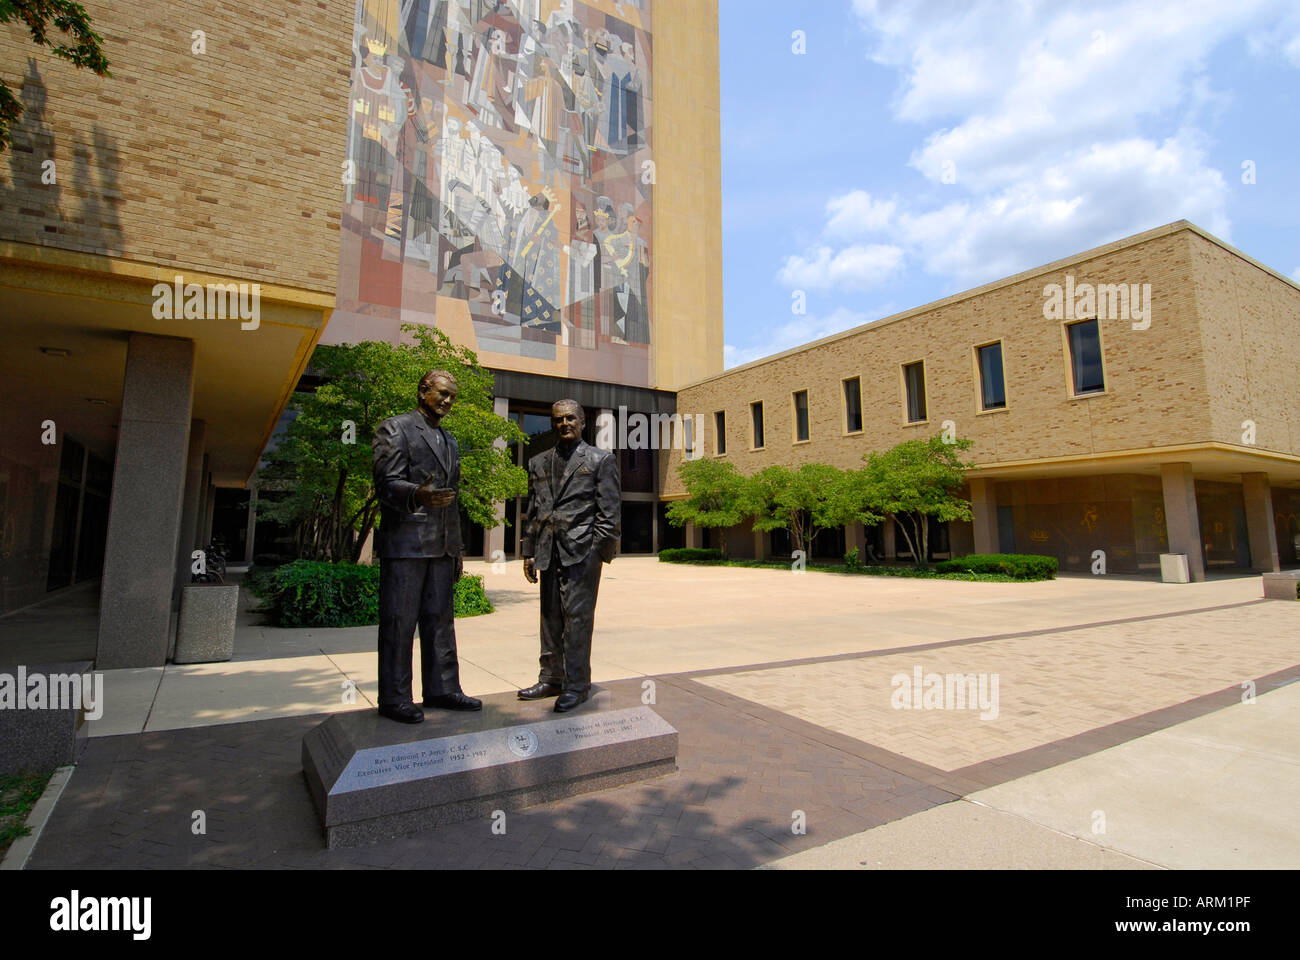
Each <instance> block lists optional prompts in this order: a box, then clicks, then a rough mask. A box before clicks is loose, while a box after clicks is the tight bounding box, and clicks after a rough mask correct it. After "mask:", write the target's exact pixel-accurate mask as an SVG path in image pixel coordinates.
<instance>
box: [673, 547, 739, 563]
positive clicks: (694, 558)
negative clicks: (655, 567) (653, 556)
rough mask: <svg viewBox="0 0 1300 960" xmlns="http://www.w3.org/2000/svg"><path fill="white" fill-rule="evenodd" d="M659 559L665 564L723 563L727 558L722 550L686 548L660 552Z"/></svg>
mask: <svg viewBox="0 0 1300 960" xmlns="http://www.w3.org/2000/svg"><path fill="white" fill-rule="evenodd" d="M659 559H660V561H661V562H663V563H722V562H723V561H724V560H726V559H727V558H726V557H725V556H723V553H722V551H721V550H701V549H699V548H696V547H686V548H685V549H681V550H660V551H659Z"/></svg>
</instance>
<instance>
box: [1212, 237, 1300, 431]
mask: <svg viewBox="0 0 1300 960" xmlns="http://www.w3.org/2000/svg"><path fill="white" fill-rule="evenodd" d="M1191 253H1192V256H1193V259H1194V262H1195V264H1196V276H1197V300H1198V304H1199V311H1198V312H1199V315H1200V318H1201V330H1202V336H1203V337H1204V341H1205V363H1206V374H1207V377H1208V387H1209V396H1210V398H1211V400H1210V407H1209V409H1210V417H1211V421H1212V434H1213V438H1214V439H1215V440H1218V441H1220V442H1223V443H1231V444H1237V445H1243V443H1244V440H1245V438H1244V436H1243V435H1244V434H1245V432H1246V429H1245V427H1244V426H1243V425H1244V424H1245V423H1246V421H1252V422H1253V423H1254V424H1255V443H1256V445H1257V446H1258V447H1261V448H1263V449H1265V450H1276V451H1279V452H1282V453H1289V454H1292V455H1300V402H1298V401H1297V387H1298V386H1300V290H1298V289H1296V288H1295V287H1294V286H1292V285H1291V284H1289V283H1286V282H1284V281H1282V280H1279V279H1278V278H1277V277H1275V276H1272V275H1270V273H1269V272H1268V271H1267V270H1264V269H1261V268H1260V267H1259V266H1258V265H1256V264H1254V263H1251V262H1250V261H1249V260H1246V259H1244V258H1242V257H1240V256H1237V255H1236V254H1234V253H1232V252H1231V251H1229V250H1225V249H1224V248H1223V247H1220V246H1219V245H1217V244H1214V243H1211V242H1210V241H1209V240H1206V239H1205V238H1204V237H1200V236H1193V237H1192V238H1191Z"/></svg>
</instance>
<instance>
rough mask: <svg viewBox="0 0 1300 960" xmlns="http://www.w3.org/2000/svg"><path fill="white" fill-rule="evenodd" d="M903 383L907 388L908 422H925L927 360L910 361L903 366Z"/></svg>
mask: <svg viewBox="0 0 1300 960" xmlns="http://www.w3.org/2000/svg"><path fill="white" fill-rule="evenodd" d="M903 385H904V387H905V388H906V389H907V422H908V423H924V422H925V420H926V410H925V361H923V360H918V361H917V362H916V363H908V364H904V366H903Z"/></svg>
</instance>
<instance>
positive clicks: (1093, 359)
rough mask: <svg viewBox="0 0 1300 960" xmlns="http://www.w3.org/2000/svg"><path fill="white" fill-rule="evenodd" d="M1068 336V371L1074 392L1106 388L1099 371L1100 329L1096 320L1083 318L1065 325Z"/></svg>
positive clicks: (1103, 378)
mask: <svg viewBox="0 0 1300 960" xmlns="http://www.w3.org/2000/svg"><path fill="white" fill-rule="evenodd" d="M1066 331H1067V332H1068V334H1069V338H1070V372H1071V373H1072V374H1073V376H1074V392H1075V393H1076V394H1081V393H1097V392H1098V391H1101V390H1105V389H1106V380H1105V377H1104V376H1103V375H1102V372H1101V331H1100V330H1098V328H1097V321H1096V320H1084V321H1082V322H1080V323H1072V324H1070V326H1068V327H1066Z"/></svg>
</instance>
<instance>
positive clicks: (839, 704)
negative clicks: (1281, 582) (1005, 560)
mask: <svg viewBox="0 0 1300 960" xmlns="http://www.w3.org/2000/svg"><path fill="white" fill-rule="evenodd" d="M467 569H468V570H469V572H471V573H479V574H482V575H483V576H484V577H485V581H486V584H487V588H488V592H489V595H490V596H491V597H492V600H493V602H494V603H495V604H496V606H497V613H495V614H493V615H490V616H487V617H480V618H474V619H470V620H460V621H457V634H458V638H459V647H460V653H461V670H462V679H463V685H464V688H465V690H466V691H467V692H468V693H471V694H490V693H498V692H505V691H509V690H511V689H515V688H518V687H523V686H527V685H529V684H530V683H532V682H533V681H534V680H535V679H536V669H537V667H536V656H537V626H538V624H537V619H538V607H537V598H536V588H535V587H532V586H530V585H528V584H527V583H526V582H525V581H524V579H523V575H522V569H521V567H520V565H519V564H510V565H508V566H507V567H506V572H505V573H493V572H492V571H491V569H490V568H489V567H487V566H486V565H483V564H467ZM1260 593H1261V589H1260V582H1259V578H1258V577H1254V576H1251V577H1242V578H1232V579H1218V580H1212V581H1210V582H1207V583H1201V584H1187V585H1166V584H1160V583H1152V582H1149V581H1138V580H1113V579H1112V580H1108V579H1101V578H1096V579H1094V578H1086V577H1069V578H1064V579H1061V580H1057V581H1053V582H1047V583H1025V584H1019V583H1011V584H996V583H963V582H953V581H927V580H904V579H893V578H876V577H847V576H837V575H833V574H825V573H818V572H813V573H809V574H806V575H795V574H793V573H791V572H786V571H781V570H751V569H738V568H711V567H690V566H675V565H669V564H661V563H658V562H657V561H656V560H653V559H640V558H621V559H620V560H618V561H617V562H616V563H615V564H614V565H613V566H612V567H609V568H607V569H606V572H605V577H604V581H603V583H602V587H601V599H600V605H599V609H598V613H597V629H596V636H595V641H594V644H593V673H594V679H595V680H596V681H597V682H598V683H602V684H611V683H613V684H619V685H623V686H628V685H631V686H632V687H636V688H639V687H640V684H641V682H642V680H643V679H644V678H652V679H654V681H655V683H656V685H657V691H658V697H659V699H658V701H657V704H658V706H657V709H660V710H661V711H662V712H663V713H664V716H665V717H667V718H668V719H669V720H670V722H673V723H674V724H675V725H676V726H677V727H678V729H679V730H680V731H681V735H682V751H681V753H680V754H679V767H680V769H679V771H678V773H677V774H675V775H672V776H669V777H666V778H663V779H662V780H659V781H655V782H654V783H653V784H651V785H643V786H640V787H636V786H629V787H626V788H617V789H614V790H610V791H605V792H603V793H600V794H597V795H594V796H593V797H590V798H577V799H575V800H573V801H566V802H563V803H560V804H554V805H552V804H548V805H544V806H542V807H538V808H533V809H532V810H530V811H526V812H523V813H520V814H517V815H516V816H517V817H519V818H521V819H522V822H523V824H525V826H523V827H522V828H521V832H519V833H516V832H515V830H514V828H512V839H511V841H510V842H509V843H501V842H497V841H496V840H494V839H492V838H491V837H490V835H489V834H487V833H485V832H483V831H479V830H478V828H477V827H476V826H473V825H470V826H465V827H463V828H458V829H455V830H440V831H438V832H437V833H436V835H428V836H425V837H423V838H418V839H413V840H408V841H393V842H392V843H389V844H386V845H379V846H378V847H374V848H368V849H367V850H366V851H363V852H361V853H358V854H354V855H347V854H341V853H338V852H333V851H330V852H324V851H321V850H320V849H318V844H319V840H318V838H317V837H316V833H315V831H316V827H315V821H314V819H312V818H311V816H310V806H309V804H307V801H306V798H305V794H304V793H303V788H302V783H301V774H300V773H299V772H298V770H297V764H298V763H299V760H298V754H297V745H298V744H299V743H300V742H301V737H302V735H303V733H304V732H305V731H306V730H307V729H310V727H311V725H312V724H314V723H317V722H319V720H320V719H321V717H322V716H324V715H326V714H329V713H332V712H337V711H345V710H367V709H373V708H374V706H373V705H374V702H375V699H376V697H375V692H376V687H377V676H376V667H375V637H376V633H375V628H374V627H363V628H355V629H343V630H309V629H302V630H281V629H276V628H271V627H268V626H265V625H263V624H262V622H261V617H259V616H258V615H257V614H256V613H255V612H254V611H253V610H252V609H251V607H252V606H254V605H255V601H254V600H253V599H252V598H251V597H245V598H244V601H245V609H244V610H243V611H242V612H241V615H240V618H239V626H238V633H237V637H236V644H235V652H236V656H235V659H234V660H233V661H232V662H230V663H218V664H206V665H190V666H175V665H169V666H167V667H165V668H156V669H150V670H124V671H110V672H109V673H108V674H106V690H107V694H106V697H105V699H106V709H105V714H104V716H103V717H102V718H101V719H99V720H97V721H93V722H92V725H91V731H90V732H91V735H92V741H91V745H90V746H89V747H88V748H87V757H86V762H85V763H84V764H83V766H82V767H79V768H78V771H77V772H76V773H74V775H73V778H72V780H71V782H70V784H69V788H68V791H67V792H66V793H65V796H64V798H63V800H61V801H60V804H59V807H58V809H57V810H56V813H55V817H54V819H53V821H52V823H51V827H50V829H48V830H47V831H46V833H45V834H44V835H43V838H42V840H41V845H40V846H39V847H38V849H37V851H36V852H35V854H34V857H33V863H34V864H36V865H37V866H59V865H63V866H79V867H80V866H111V865H115V864H121V865H128V866H154V865H156V866H171V867H190V866H219V865H224V866H250V865H253V866H300V867H309V868H319V867H322V866H384V867H393V866H396V867H403V866H433V865H437V866H447V867H455V866H524V867H551V868H554V867H573V866H596V867H602V866H603V867H627V866H635V867H654V866H659V867H683V866H691V867H732V868H734V867H741V868H744V867H753V866H758V865H761V864H772V865H774V866H776V867H777V868H782V869H785V868H803V867H835V868H858V867H869V868H889V867H902V868H921V867H957V868H960V867H970V868H1045V867H1057V868H1088V869H1093V868H1096V869H1111V868H1124V869H1129V868H1150V867H1195V866H1205V867H1211V866H1213V867H1258V866H1268V867H1287V866H1290V867H1300V848H1298V847H1297V842H1296V838H1295V835H1294V829H1293V825H1292V824H1291V822H1290V821H1289V820H1288V818H1287V815H1288V814H1289V813H1290V812H1291V811H1294V810H1295V809H1300V774H1298V773H1297V769H1298V767H1300V754H1298V752H1297V751H1298V748H1297V744H1296V743H1294V742H1292V740H1293V739H1294V738H1292V740H1288V736H1289V734H1290V732H1291V731H1294V730H1295V729H1297V721H1298V720H1300V684H1296V685H1294V686H1280V685H1281V684H1286V683H1288V682H1289V681H1291V680H1295V679H1300V644H1298V643H1297V642H1296V637H1298V636H1300V604H1287V603H1280V602H1272V603H1266V602H1262V601H1261V600H1260V599H1259V597H1260ZM417 651H418V645H417ZM417 658H418V652H417ZM918 669H919V670H921V671H922V672H923V673H926V674H930V673H934V674H937V675H961V676H984V677H991V676H995V677H997V678H998V679H999V687H998V698H999V702H998V703H997V705H996V709H994V710H988V711H984V715H983V716H981V713H980V712H977V711H974V710H969V709H920V710H900V709H898V705H897V703H896V702H895V700H894V698H893V696H892V694H893V689H892V688H893V685H894V682H895V680H896V678H897V677H898V676H900V675H911V674H912V673H913V671H915V670H918ZM416 675H417V676H418V664H417V674H416ZM1243 684H1245V685H1247V686H1248V687H1253V688H1254V689H1256V690H1257V693H1258V701H1257V702H1256V703H1253V704H1249V705H1247V704H1241V703H1240V699H1241V695H1242V685H1243ZM415 693H416V694H417V696H418V695H419V691H418V690H416V691H415ZM353 694H354V695H353ZM349 698H350V699H351V702H348V701H349ZM1234 704H1235V705H1234ZM252 784H256V785H257V788H256V789H257V791H258V793H257V801H256V803H253V804H252V806H249V799H248V798H249V797H250V796H252V794H250V793H249V790H250V785H252ZM106 790H107V791H108V792H107V793H105V791H106ZM241 798H242V799H241ZM177 804H179V806H177ZM305 804H306V805H305ZM198 807H206V808H215V809H219V810H220V811H221V821H220V822H221V824H222V829H221V831H219V832H218V833H216V834H214V835H213V836H212V837H210V838H209V842H207V843H205V844H202V845H200V847H195V846H194V843H193V840H192V839H188V838H186V837H185V836H184V835H183V834H178V835H177V836H176V837H175V838H173V839H171V840H165V841H163V840H160V839H159V838H160V837H162V836H170V831H172V830H173V828H174V826H175V824H174V823H173V822H172V821H173V819H174V815H175V809H180V808H185V809H191V808H198ZM304 811H305V812H304ZM792 811H803V812H805V813H806V814H807V817H808V822H809V828H808V832H807V834H797V833H794V832H792V828H791V812H792ZM1098 815H1100V817H1101V818H1104V821H1103V820H1102V819H1099V816H1098ZM268 818H269V819H268ZM1225 820H1229V821H1231V822H1228V823H1225ZM513 822H514V820H513V819H512V823H513ZM1095 824H1096V825H1104V829H1105V831H1106V832H1105V833H1094V832H1093V831H1094V825H1095ZM268 831H269V832H268ZM280 836H283V837H285V838H287V839H285V840H283V841H280V840H278V839H277V838H278V837H280ZM268 851H269V852H268ZM277 851H278V853H277ZM790 854H794V855H795V856H793V857H789V855H790ZM787 857H788V859H782V858H787Z"/></svg>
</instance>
